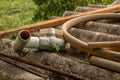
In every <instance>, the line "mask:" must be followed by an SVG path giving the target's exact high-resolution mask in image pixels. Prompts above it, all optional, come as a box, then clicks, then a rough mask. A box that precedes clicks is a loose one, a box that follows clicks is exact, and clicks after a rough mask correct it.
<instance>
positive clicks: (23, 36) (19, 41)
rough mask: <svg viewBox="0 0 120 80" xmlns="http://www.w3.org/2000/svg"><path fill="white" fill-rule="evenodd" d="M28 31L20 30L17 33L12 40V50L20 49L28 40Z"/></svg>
mask: <svg viewBox="0 0 120 80" xmlns="http://www.w3.org/2000/svg"><path fill="white" fill-rule="evenodd" d="M30 36H31V34H30V32H29V31H27V30H22V31H20V32H19V33H18V36H17V38H16V39H15V41H14V42H13V50H14V51H21V50H22V49H23V48H24V47H25V45H26V44H27V42H28V41H29V40H30Z"/></svg>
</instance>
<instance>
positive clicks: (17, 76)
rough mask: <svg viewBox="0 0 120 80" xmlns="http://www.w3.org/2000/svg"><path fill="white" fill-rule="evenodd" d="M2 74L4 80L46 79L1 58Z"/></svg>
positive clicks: (0, 70)
mask: <svg viewBox="0 0 120 80" xmlns="http://www.w3.org/2000/svg"><path fill="white" fill-rule="evenodd" d="M0 74H1V77H2V78H3V80H44V79H43V78H40V77H38V76H36V75H33V74H31V73H29V72H27V71H24V70H22V69H20V68H17V67H15V66H13V65H11V64H8V63H6V62H3V61H1V60H0Z"/></svg>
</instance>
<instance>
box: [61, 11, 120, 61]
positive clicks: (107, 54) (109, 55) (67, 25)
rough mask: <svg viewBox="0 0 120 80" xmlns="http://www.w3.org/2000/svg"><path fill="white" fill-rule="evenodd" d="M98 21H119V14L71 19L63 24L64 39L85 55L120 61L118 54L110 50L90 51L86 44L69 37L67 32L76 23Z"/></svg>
mask: <svg viewBox="0 0 120 80" xmlns="http://www.w3.org/2000/svg"><path fill="white" fill-rule="evenodd" d="M98 19H120V13H101V14H92V15H87V16H82V17H78V18H74V19H71V20H69V21H67V22H66V23H64V24H63V26H62V30H63V33H64V38H65V40H66V41H68V42H69V43H70V44H71V45H72V46H74V47H75V48H77V49H79V50H80V51H84V52H87V53H90V54H91V55H95V56H99V57H103V58H107V59H111V60H115V61H120V53H119V52H115V51H110V50H103V49H98V50H96V49H91V48H89V47H88V44H87V43H85V42H83V41H81V40H79V39H77V38H75V37H73V36H72V35H70V34H69V33H68V32H67V30H68V29H70V28H71V27H73V26H74V25H76V24H78V23H85V22H87V21H91V20H98Z"/></svg>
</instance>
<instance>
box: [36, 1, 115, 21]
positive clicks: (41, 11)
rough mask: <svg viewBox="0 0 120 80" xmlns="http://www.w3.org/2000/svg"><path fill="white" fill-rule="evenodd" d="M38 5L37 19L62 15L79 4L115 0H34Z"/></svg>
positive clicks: (107, 2)
mask: <svg viewBox="0 0 120 80" xmlns="http://www.w3.org/2000/svg"><path fill="white" fill-rule="evenodd" d="M34 1H35V3H36V4H37V5H38V9H37V11H36V14H35V20H45V19H48V18H50V17H51V16H53V15H54V16H61V15H62V14H63V13H64V11H65V10H71V11H72V10H74V9H75V8H76V7H77V6H87V5H88V4H110V3H112V2H113V0H49V1H48V0H44V1H43V0H34Z"/></svg>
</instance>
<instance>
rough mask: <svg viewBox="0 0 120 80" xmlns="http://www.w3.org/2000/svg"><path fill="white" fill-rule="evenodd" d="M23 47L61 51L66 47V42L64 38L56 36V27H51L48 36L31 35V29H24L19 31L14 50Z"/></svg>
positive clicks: (19, 49) (20, 49)
mask: <svg viewBox="0 0 120 80" xmlns="http://www.w3.org/2000/svg"><path fill="white" fill-rule="evenodd" d="M23 48H35V49H36V48H37V49H39V50H48V51H53V50H57V51H59V50H65V49H66V43H65V41H64V40H63V39H60V38H56V35H55V29H54V28H49V31H48V34H47V37H31V34H30V32H29V31H26V30H22V31H20V32H19V33H18V36H17V38H16V40H15V41H14V43H13V49H14V51H22V49H23Z"/></svg>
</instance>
